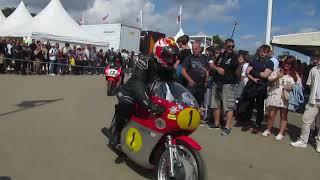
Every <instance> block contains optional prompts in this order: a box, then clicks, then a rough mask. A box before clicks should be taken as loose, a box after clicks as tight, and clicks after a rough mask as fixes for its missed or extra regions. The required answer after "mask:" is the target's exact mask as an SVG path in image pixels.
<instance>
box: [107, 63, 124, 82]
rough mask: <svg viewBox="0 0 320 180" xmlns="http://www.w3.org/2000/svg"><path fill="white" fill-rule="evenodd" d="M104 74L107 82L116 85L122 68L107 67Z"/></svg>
mask: <svg viewBox="0 0 320 180" xmlns="http://www.w3.org/2000/svg"><path fill="white" fill-rule="evenodd" d="M110 69H114V70H113V71H112V72H111V73H110ZM104 74H105V76H106V80H107V81H112V83H116V82H118V81H119V80H121V75H122V68H121V67H120V68H114V67H112V66H110V65H108V66H107V67H106V68H105V70H104Z"/></svg>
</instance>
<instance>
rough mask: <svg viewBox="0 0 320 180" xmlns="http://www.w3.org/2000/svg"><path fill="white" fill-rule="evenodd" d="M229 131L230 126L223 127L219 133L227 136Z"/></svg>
mask: <svg viewBox="0 0 320 180" xmlns="http://www.w3.org/2000/svg"><path fill="white" fill-rule="evenodd" d="M230 133H231V129H230V128H223V130H222V132H221V135H222V136H228V135H229V134H230Z"/></svg>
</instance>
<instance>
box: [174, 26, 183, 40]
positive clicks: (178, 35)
mask: <svg viewBox="0 0 320 180" xmlns="http://www.w3.org/2000/svg"><path fill="white" fill-rule="evenodd" d="M183 35H184V32H183V30H182V28H180V30H179V32H178V33H177V34H176V35H175V36H174V39H175V40H176V41H177V39H178V38H179V37H181V36H183Z"/></svg>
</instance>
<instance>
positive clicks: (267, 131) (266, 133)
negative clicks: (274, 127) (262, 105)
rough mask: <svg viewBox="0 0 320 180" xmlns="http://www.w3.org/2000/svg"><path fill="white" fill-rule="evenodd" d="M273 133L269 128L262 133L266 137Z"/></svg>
mask: <svg viewBox="0 0 320 180" xmlns="http://www.w3.org/2000/svg"><path fill="white" fill-rule="evenodd" d="M270 134H271V132H270V131H269V129H266V130H265V131H264V132H263V133H262V134H261V135H262V136H264V137H267V136H269V135H270Z"/></svg>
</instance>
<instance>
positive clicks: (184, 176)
mask: <svg viewBox="0 0 320 180" xmlns="http://www.w3.org/2000/svg"><path fill="white" fill-rule="evenodd" d="M176 146H177V151H178V156H179V159H180V161H181V163H182V167H180V168H179V167H174V171H175V174H176V175H177V177H175V178H170V176H169V163H170V160H169V150H168V149H166V150H165V151H163V153H162V155H161V157H160V159H159V161H158V163H157V166H156V169H155V170H156V179H158V180H171V179H176V180H205V179H206V175H207V174H206V173H207V171H206V170H207V169H206V164H205V162H204V161H203V159H202V157H201V154H200V152H199V151H197V150H195V149H193V148H191V147H190V146H189V145H188V144H186V143H184V142H183V141H179V140H177V142H176Z"/></svg>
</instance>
